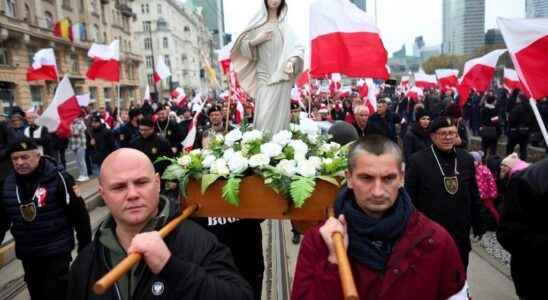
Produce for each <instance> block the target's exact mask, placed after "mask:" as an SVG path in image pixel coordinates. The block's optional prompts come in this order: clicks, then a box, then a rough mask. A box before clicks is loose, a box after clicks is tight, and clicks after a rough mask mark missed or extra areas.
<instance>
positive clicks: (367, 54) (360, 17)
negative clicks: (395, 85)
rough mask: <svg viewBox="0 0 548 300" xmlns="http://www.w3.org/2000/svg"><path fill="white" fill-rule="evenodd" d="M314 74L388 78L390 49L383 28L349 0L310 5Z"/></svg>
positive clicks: (318, 76) (319, 75)
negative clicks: (381, 29) (383, 35)
mask: <svg viewBox="0 0 548 300" xmlns="http://www.w3.org/2000/svg"><path fill="white" fill-rule="evenodd" d="M310 39H311V47H310V49H311V67H310V74H311V75H312V76H313V77H316V78H324V77H325V76H327V75H329V74H332V73H342V74H345V75H347V76H350V77H370V78H378V79H387V78H388V76H389V72H388V69H387V64H388V53H387V51H386V49H385V48H384V45H383V43H382V40H381V37H380V31H379V28H378V27H377V26H376V25H375V24H374V23H373V22H372V21H370V20H369V17H368V16H367V14H366V13H365V12H364V11H362V10H360V9H359V8H358V7H357V6H356V5H354V4H353V3H351V2H350V1H348V0H318V1H315V2H313V3H312V4H311V5H310Z"/></svg>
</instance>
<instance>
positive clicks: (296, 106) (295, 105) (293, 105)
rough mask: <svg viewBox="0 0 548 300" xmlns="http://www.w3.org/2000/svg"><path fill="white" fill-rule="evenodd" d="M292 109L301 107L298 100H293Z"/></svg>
mask: <svg viewBox="0 0 548 300" xmlns="http://www.w3.org/2000/svg"><path fill="white" fill-rule="evenodd" d="M291 109H301V106H300V105H299V103H297V102H293V101H292V102H291Z"/></svg>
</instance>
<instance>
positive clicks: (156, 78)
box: [152, 72, 162, 83]
mask: <svg viewBox="0 0 548 300" xmlns="http://www.w3.org/2000/svg"><path fill="white" fill-rule="evenodd" d="M152 77H153V78H154V83H158V82H159V81H161V80H162V78H160V75H159V74H158V72H154V74H152Z"/></svg>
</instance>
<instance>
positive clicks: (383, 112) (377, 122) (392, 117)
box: [368, 98, 401, 143]
mask: <svg viewBox="0 0 548 300" xmlns="http://www.w3.org/2000/svg"><path fill="white" fill-rule="evenodd" d="M400 122H401V117H400V116H399V115H396V114H394V113H392V112H391V111H390V110H389V109H388V103H387V99H384V98H382V99H379V100H377V112H375V113H374V114H373V115H372V116H371V117H370V118H369V121H368V123H369V125H370V126H373V127H377V128H382V131H385V132H386V134H383V135H384V136H386V137H387V138H389V139H391V140H392V141H393V142H394V143H397V142H398V137H397V134H396V124H399V123H400Z"/></svg>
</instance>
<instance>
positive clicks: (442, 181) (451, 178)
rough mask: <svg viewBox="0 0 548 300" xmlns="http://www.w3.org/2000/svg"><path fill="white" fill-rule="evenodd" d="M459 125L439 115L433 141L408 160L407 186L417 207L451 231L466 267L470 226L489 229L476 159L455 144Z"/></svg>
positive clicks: (477, 233) (432, 131) (478, 231)
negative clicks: (476, 173) (477, 181)
mask: <svg viewBox="0 0 548 300" xmlns="http://www.w3.org/2000/svg"><path fill="white" fill-rule="evenodd" d="M457 137H458V129H457V125H456V124H455V122H454V121H453V120H452V119H451V118H448V117H438V118H437V119H435V120H434V121H433V122H432V125H431V127H430V138H431V139H432V145H431V146H430V147H427V148H425V149H423V150H421V151H419V152H417V153H415V154H414V155H412V156H411V159H410V160H409V161H408V162H407V166H406V171H405V188H406V189H407V191H408V192H409V195H410V196H411V199H412V200H413V204H414V205H415V207H416V208H417V209H418V210H419V211H421V212H423V213H424V214H425V215H426V216H428V217H429V218H431V219H432V220H434V221H436V222H438V223H439V224H440V225H442V226H443V227H444V228H445V229H447V231H448V232H449V233H450V234H451V236H452V237H453V239H454V240H455V243H456V244H457V247H458V248H459V253H460V256H461V259H462V263H463V264H464V266H465V268H466V267H468V254H469V252H470V250H471V244H470V227H472V229H473V231H474V236H475V237H481V236H482V235H483V233H485V229H484V226H483V222H482V217H483V216H485V215H486V214H485V208H484V207H483V205H482V203H481V202H480V197H479V192H478V187H477V184H476V181H475V172H474V162H473V159H472V156H471V155H470V154H468V153H467V152H466V151H464V150H462V149H459V148H455V143H456V140H457Z"/></svg>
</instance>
